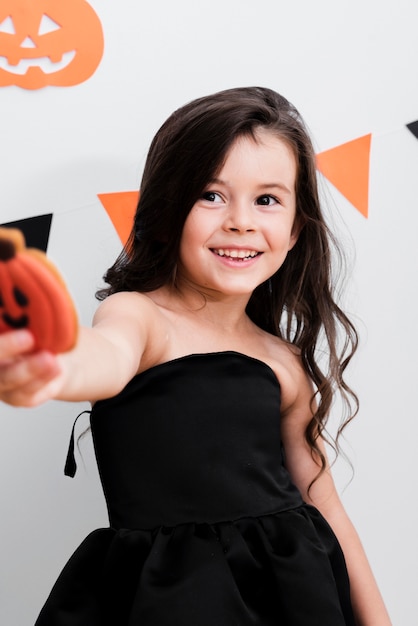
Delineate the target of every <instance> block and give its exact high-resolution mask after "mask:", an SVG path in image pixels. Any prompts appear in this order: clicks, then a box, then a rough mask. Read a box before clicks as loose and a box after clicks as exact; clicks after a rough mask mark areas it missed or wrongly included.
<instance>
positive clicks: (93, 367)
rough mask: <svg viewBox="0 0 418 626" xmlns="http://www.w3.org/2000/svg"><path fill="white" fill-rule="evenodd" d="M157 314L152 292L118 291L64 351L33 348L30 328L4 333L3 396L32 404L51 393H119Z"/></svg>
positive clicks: (94, 396)
mask: <svg viewBox="0 0 418 626" xmlns="http://www.w3.org/2000/svg"><path fill="white" fill-rule="evenodd" d="M157 318H158V316H157V315H156V307H155V305H154V303H153V302H152V301H151V300H150V299H149V298H148V297H146V296H143V295H141V294H137V293H117V294H114V295H113V296H109V298H107V299H106V300H105V301H104V302H103V303H102V304H101V305H100V306H99V308H98V310H97V312H96V315H95V316H94V320H93V327H92V328H86V327H80V329H79V337H78V340H77V344H76V346H75V348H74V349H72V350H71V351H69V352H66V353H64V354H60V355H56V356H55V355H52V354H50V353H48V352H36V353H31V352H30V350H31V347H32V345H33V342H32V339H31V337H30V334H29V333H24V334H21V335H19V334H18V333H7V335H3V336H2V337H0V399H1V400H3V401H4V402H7V403H8V404H11V405H14V406H27V407H31V406H36V405H38V404H41V403H43V402H45V401H47V400H50V399H58V400H67V401H75V402H77V401H84V400H88V401H95V400H98V399H101V398H105V397H110V396H113V395H115V394H117V393H118V392H119V391H121V390H122V389H123V387H124V386H125V385H126V384H127V383H128V382H129V380H130V379H131V378H132V377H133V376H134V375H135V374H136V373H137V371H138V368H139V364H140V361H141V357H142V355H143V353H144V351H146V350H147V347H148V341H149V337H150V335H151V334H153V333H152V330H153V327H154V326H155V325H156V324H157ZM155 335H156V336H157V337H158V336H159V334H158V333H155ZM157 343H158V342H157ZM154 349H158V345H156V346H154Z"/></svg>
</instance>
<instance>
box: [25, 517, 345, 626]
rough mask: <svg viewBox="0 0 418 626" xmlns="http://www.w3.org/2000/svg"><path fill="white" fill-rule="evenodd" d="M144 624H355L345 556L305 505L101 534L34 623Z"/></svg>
mask: <svg viewBox="0 0 418 626" xmlns="http://www.w3.org/2000/svg"><path fill="white" fill-rule="evenodd" d="M301 537H303V541H301ZM142 624H146V625H147V626H151V625H152V626H256V625H257V626H273V624H274V626H278V625H284V626H354V620H353V617H352V611H351V605H350V598H349V582H348V578H347V573H346V568H345V563H344V557H343V555H342V552H341V549H340V547H339V544H338V542H337V541H336V539H335V536H334V534H333V532H332V530H331V529H330V527H329V525H328V524H327V522H326V521H325V520H324V518H323V517H322V516H321V515H320V513H319V512H318V511H317V510H316V509H315V508H313V507H310V506H307V505H304V506H302V507H298V508H297V509H294V510H290V511H281V512H280V513H276V514H271V515H264V516H261V517H259V518H242V519H238V520H235V521H233V522H218V523H215V524H206V523H201V524H193V523H188V524H182V525H178V526H175V527H159V528H157V529H153V530H127V529H119V530H114V529H112V528H107V529H99V530H96V531H94V532H93V533H91V534H90V535H89V536H88V537H87V538H86V539H85V541H84V542H83V543H82V544H81V545H80V547H79V548H78V549H77V550H76V552H75V553H74V554H73V556H72V558H71V559H70V560H69V561H68V563H67V565H66V566H65V568H64V570H63V572H62V573H61V575H60V577H59V578H58V580H57V582H56V584H55V586H54V588H53V590H52V592H51V595H50V597H49V599H48V601H47V602H46V604H45V606H44V608H43V610H42V612H41V614H40V616H39V618H38V620H37V622H36V626H52V625H53V626H141V625H142Z"/></svg>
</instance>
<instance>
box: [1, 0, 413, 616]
mask: <svg viewBox="0 0 418 626" xmlns="http://www.w3.org/2000/svg"><path fill="white" fill-rule="evenodd" d="M91 5H92V6H93V7H94V8H95V10H96V12H97V13H98V15H99V16H100V19H101V21H102V25H103V29H104V35H105V52H104V57H103V60H102V63H101V65H100V67H99V68H98V70H97V71H96V73H95V74H94V75H93V77H92V78H91V79H90V80H89V81H87V82H85V83H83V84H81V85H78V86H75V87H69V88H55V87H47V88H45V89H40V90H36V91H27V90H24V89H20V88H17V87H7V88H0V129H1V132H0V223H1V222H7V221H10V220H15V219H23V218H26V217H29V216H32V215H39V214H42V213H54V218H53V223H52V230H51V238H50V244H49V249H48V253H49V255H50V257H51V258H52V259H53V260H54V261H55V262H56V263H57V264H58V266H59V267H60V269H61V270H62V272H63V274H64V275H65V277H66V279H67V281H68V284H69V286H70V289H71V291H72V293H73V295H74V298H75V300H76V304H77V306H78V309H79V312H80V317H81V319H82V321H83V322H85V323H88V322H89V321H90V318H91V315H92V312H93V311H94V308H95V306H96V304H95V301H94V297H93V294H94V291H95V290H96V288H97V287H98V286H100V285H101V276H102V274H103V272H104V270H105V269H106V268H107V266H108V265H110V264H111V262H112V260H113V258H114V257H115V255H116V254H117V252H118V250H119V241H118V238H117V235H116V233H115V232H114V230H113V227H112V225H111V223H110V221H109V219H108V218H107V216H106V214H105V212H104V210H103V209H102V207H101V205H100V203H99V201H98V199H97V196H96V194H97V193H104V192H112V191H124V190H131V189H135V188H136V187H137V186H138V183H139V179H140V174H141V169H142V166H143V161H144V156H145V154H146V151H147V148H148V145H149V142H150V140H151V138H152V136H153V134H154V132H155V131H156V130H157V128H158V127H159V125H160V124H161V123H162V122H163V120H164V119H165V118H166V117H167V116H168V115H169V113H171V111H172V110H173V109H174V108H176V107H177V106H180V105H181V104H183V103H185V102H186V101H188V100H190V99H192V98H195V97H198V96H200V95H205V94H208V93H211V92H213V91H217V90H219V89H223V88H227V87H232V86H241V85H252V84H259V85H265V86H269V87H272V88H273V89H276V90H278V91H280V92H282V93H283V94H284V95H285V96H287V97H288V98H289V99H290V100H291V101H293V102H294V103H295V104H296V106H297V107H298V108H299V109H300V111H301V112H302V114H303V115H304V117H305V119H306V121H307V123H308V125H309V127H310V128H311V130H312V133H313V135H314V139H315V144H316V146H317V148H318V151H321V150H325V149H328V148H331V147H333V146H337V145H339V144H341V143H343V142H345V141H349V140H351V139H354V138H356V137H359V136H361V135H364V134H366V133H373V139H372V151H371V175H370V209H369V210H370V217H369V219H368V220H366V219H365V218H364V217H363V216H361V215H360V213H358V212H357V211H356V210H355V209H354V208H353V207H352V206H351V205H350V204H349V203H348V202H347V201H346V200H345V199H344V198H343V197H342V196H341V195H340V194H339V193H338V192H337V191H335V190H334V189H333V188H331V187H330V186H327V185H326V183H324V186H325V187H327V190H326V191H325V195H326V196H327V197H328V199H329V201H330V212H331V214H332V215H333V221H335V222H336V226H337V228H338V231H339V232H340V235H341V236H342V238H343V240H344V241H345V242H346V243H347V246H348V248H349V253H350V254H351V256H353V248H355V250H356V256H355V264H354V269H353V273H352V275H351V277H350V280H349V282H348V295H347V303H348V305H349V308H350V311H351V312H352V313H353V315H354V316H355V318H356V320H357V321H358V323H359V328H360V332H361V336H362V347H361V350H360V352H359V355H358V357H357V358H356V360H355V363H354V365H353V367H352V369H351V379H350V380H351V382H352V383H353V385H354V386H355V387H356V389H357V391H358V393H359V395H360V397H361V403H362V404H361V411H360V414H359V416H358V417H357V418H356V420H355V422H354V423H353V424H352V425H351V426H350V427H349V428H348V430H347V431H346V443H345V449H346V452H347V454H348V456H349V457H350V458H351V460H352V462H353V464H354V467H355V474H354V478H353V481H352V482H351V483H350V484H349V485H347V482H348V481H349V479H350V470H349V467H348V465H347V464H346V463H345V462H344V461H339V462H338V464H337V466H336V479H337V482H338V485H339V486H340V487H341V490H343V488H344V487H346V488H345V490H344V491H343V494H342V497H343V500H344V503H345V505H346V507H347V509H348V511H349V513H350V514H351V516H352V518H353V520H354V521H355V523H356V525H357V527H358V530H359V532H360V534H361V536H362V538H363V541H364V544H365V547H366V550H367V552H368V554H369V557H370V560H371V562H372V565H373V567H374V570H375V573H376V576H377V578H378V581H379V584H380V586H381V589H382V592H383V594H384V596H385V599H386V602H387V605H388V607H389V610H390V612H391V615H392V619H393V623H394V626H414V625H415V624H416V615H415V613H416V611H415V594H416V589H415V587H416V581H417V567H416V562H417V557H418V550H417V548H418V540H417V533H416V528H417V524H418V519H417V516H418V514H417V507H416V504H415V502H414V500H415V497H416V491H417V478H416V476H417V472H416V469H415V467H413V458H414V452H415V445H416V443H415V442H416V440H417V434H418V433H417V420H416V417H417V415H416V413H417V410H416V398H415V388H416V380H415V373H416V354H417V348H418V346H417V327H416V308H415V307H416V302H417V281H416V273H417V272H416V270H417V256H416V233H417V232H418V211H417V210H416V209H417V207H416V203H417V200H416V197H417V193H416V191H417V189H416V187H417V182H416V181H417V180H418V177H417V167H418V140H417V139H415V138H414V137H413V135H412V134H411V133H409V131H408V130H407V129H406V128H405V124H406V123H408V122H411V121H413V120H416V119H418V82H417V80H416V72H417V59H418V38H417V36H416V21H417V11H418V9H417V6H416V3H415V2H413V0H398V2H396V3H394V2H392V1H390V2H389V0H380V1H378V0H362V1H359V0H350V1H348V0H343V1H339V2H335V0H334V1H333V0H317V1H316V2H312V1H311V0H293V1H292V2H284V1H282V0H259V1H258V2H254V1H253V0H239V1H238V0H211V1H210V2H195V1H192V0H177V2H169V1H168V0H162V1H160V2H154V3H149V2H147V3H139V2H137V0H121V1H120V2H118V3H115V2H111V1H109V0H107V1H106V0H102V1H99V0H92V1H91ZM0 55H1V51H0ZM334 216H335V217H334ZM83 408H87V405H84V404H83V405H80V406H74V405H70V404H65V403H58V402H57V403H50V404H49V405H48V406H45V407H41V408H39V409H35V410H24V409H22V410H21V409H12V408H9V407H6V406H1V407H0V425H1V437H0V494H1V501H2V507H1V511H2V513H1V532H0V554H1V557H0V622H1V623H2V624H7V626H26V625H28V626H30V625H31V624H33V622H34V619H35V616H36V615H37V612H38V611H39V609H40V607H41V605H42V603H43V601H44V599H45V596H46V594H47V593H48V592H49V589H50V587H51V585H52V583H53V582H54V580H55V578H56V576H57V574H58V572H59V571H60V569H61V567H62V565H63V564H64V563H65V561H66V560H67V558H68V556H69V555H70V553H71V552H72V551H73V549H75V547H76V546H77V545H78V543H79V542H80V541H81V540H82V539H83V538H84V536H85V535H86V534H87V533H88V532H89V531H90V530H93V529H94V528H96V527H98V526H105V525H106V524H107V517H106V509H105V505H104V501H103V497H102V494H101V490H100V486H99V483H98V478H97V473H96V469H95V465H94V460H93V456H92V450H91V441H90V439H89V437H87V438H85V439H84V440H83V442H82V444H81V449H82V454H83V458H84V462H85V467H84V466H83V464H82V463H81V465H80V467H79V472H78V474H77V476H76V478H75V479H74V480H71V479H69V478H65V477H64V475H63V465H64V461H65V455H66V450H67V443H68V438H69V434H70V430H71V426H72V422H73V419H74V417H75V416H76V415H77V413H78V412H79V411H81V410H82V409H83ZM83 419H84V418H82V420H83ZM86 425H87V419H84V421H82V423H80V424H79V426H78V428H77V432H80V431H81V430H82V429H83V428H84V427H85V426H86ZM78 458H79V457H78Z"/></svg>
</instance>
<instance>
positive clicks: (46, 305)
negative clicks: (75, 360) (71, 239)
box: [0, 228, 78, 353]
mask: <svg viewBox="0 0 418 626" xmlns="http://www.w3.org/2000/svg"><path fill="white" fill-rule="evenodd" d="M17 328H27V329H28V330H30V331H31V332H32V334H33V335H34V337H35V350H50V351H51V352H54V353H58V352H66V351H67V350H70V349H71V348H72V347H73V346H74V344H75V342H76V339H77V329H78V321H77V313H76V310H75V307H74V304H73V301H72V299H71V296H70V294H69V292H68V290H67V287H66V285H65V283H64V280H63V278H62V277H61V276H60V274H59V272H58V270H57V269H56V267H55V266H54V265H53V264H52V263H51V261H49V260H48V259H47V257H46V255H45V254H44V253H43V252H42V251H41V250H37V249H35V248H26V246H25V239H24V237H23V234H22V233H21V231H20V230H17V229H12V228H0V333H4V332H7V331H10V330H13V329H17Z"/></svg>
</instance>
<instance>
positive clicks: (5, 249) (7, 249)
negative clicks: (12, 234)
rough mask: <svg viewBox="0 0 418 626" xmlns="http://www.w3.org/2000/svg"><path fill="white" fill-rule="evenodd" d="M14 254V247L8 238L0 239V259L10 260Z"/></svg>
mask: <svg viewBox="0 0 418 626" xmlns="http://www.w3.org/2000/svg"><path fill="white" fill-rule="evenodd" d="M15 255H16V247H15V244H14V242H13V241H10V239H0V261H10V259H13V257H14V256H15Z"/></svg>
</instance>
